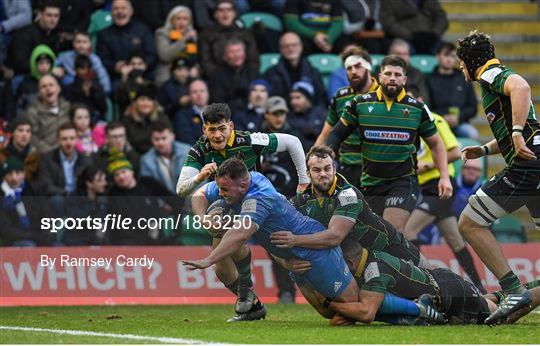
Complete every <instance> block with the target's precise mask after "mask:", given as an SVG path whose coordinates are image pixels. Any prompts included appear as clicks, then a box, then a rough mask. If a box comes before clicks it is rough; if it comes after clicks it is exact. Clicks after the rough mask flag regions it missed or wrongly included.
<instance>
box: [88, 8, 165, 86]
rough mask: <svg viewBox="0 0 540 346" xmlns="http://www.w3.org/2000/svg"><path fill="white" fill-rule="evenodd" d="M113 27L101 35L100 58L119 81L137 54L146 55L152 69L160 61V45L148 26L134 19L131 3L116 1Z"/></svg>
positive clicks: (98, 40)
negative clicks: (131, 59) (158, 54)
mask: <svg viewBox="0 0 540 346" xmlns="http://www.w3.org/2000/svg"><path fill="white" fill-rule="evenodd" d="M111 15H112V19H113V25H111V26H110V27H108V28H107V29H104V30H102V31H100V32H99V33H98V39H97V49H96V51H97V54H98V55H99V56H100V57H101V59H102V61H103V64H104V65H105V67H106V68H107V71H108V72H109V76H110V77H111V79H112V80H113V81H116V80H118V79H119V78H120V76H121V75H122V70H123V69H125V68H129V65H128V62H127V60H128V58H129V57H130V56H131V55H132V54H133V53H134V52H143V54H144V57H145V59H144V60H145V61H146V63H147V64H148V66H149V67H150V69H151V67H152V66H154V63H155V61H156V45H155V42H154V34H153V33H152V31H151V30H150V29H149V28H148V27H147V26H146V25H144V24H142V23H139V22H136V21H134V20H132V19H131V17H132V16H133V7H132V6H131V3H130V2H129V0H113V2H112V7H111Z"/></svg>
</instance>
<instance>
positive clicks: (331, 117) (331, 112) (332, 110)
mask: <svg viewBox="0 0 540 346" xmlns="http://www.w3.org/2000/svg"><path fill="white" fill-rule="evenodd" d="M338 121H339V114H338V113H337V111H336V97H335V96H334V97H333V98H332V102H330V106H328V115H327V116H326V122H327V123H328V124H330V125H332V126H336V124H337V122H338Z"/></svg>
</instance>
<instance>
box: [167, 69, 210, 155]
mask: <svg viewBox="0 0 540 346" xmlns="http://www.w3.org/2000/svg"><path fill="white" fill-rule="evenodd" d="M189 99H190V101H191V105H189V106H188V107H185V108H182V109H180V110H179V111H178V112H176V115H175V117H174V133H175V134H176V139H177V140H179V141H180V142H183V143H187V144H189V145H193V144H195V142H196V141H197V139H199V137H200V136H202V134H203V131H202V123H203V120H202V115H201V114H202V110H203V109H204V107H206V106H208V103H209V100H210V94H209V92H208V85H207V84H206V82H205V81H204V80H202V79H195V80H194V81H192V82H191V83H190V84H189Z"/></svg>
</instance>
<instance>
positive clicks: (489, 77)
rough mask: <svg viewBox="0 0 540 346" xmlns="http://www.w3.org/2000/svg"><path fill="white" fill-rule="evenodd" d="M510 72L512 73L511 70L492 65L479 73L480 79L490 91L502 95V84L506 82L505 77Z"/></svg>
mask: <svg viewBox="0 0 540 346" xmlns="http://www.w3.org/2000/svg"><path fill="white" fill-rule="evenodd" d="M512 74H514V72H513V71H512V70H509V69H503V68H502V67H493V68H490V69H489V70H486V71H484V72H483V73H482V74H481V75H480V80H481V82H483V83H482V84H484V85H485V86H487V88H488V89H489V90H490V91H491V92H493V93H497V94H501V95H504V84H505V83H506V79H507V78H508V77H509V76H510V75H512Z"/></svg>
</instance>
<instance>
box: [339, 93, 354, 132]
mask: <svg viewBox="0 0 540 346" xmlns="http://www.w3.org/2000/svg"><path fill="white" fill-rule="evenodd" d="M357 97H358V96H355V97H354V98H353V99H352V100H351V101H349V102H347V104H346V106H345V109H344V110H343V112H341V114H340V120H341V122H342V123H343V124H344V125H345V126H347V127H348V126H358V113H357V110H356V105H357V99H356V98H357Z"/></svg>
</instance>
